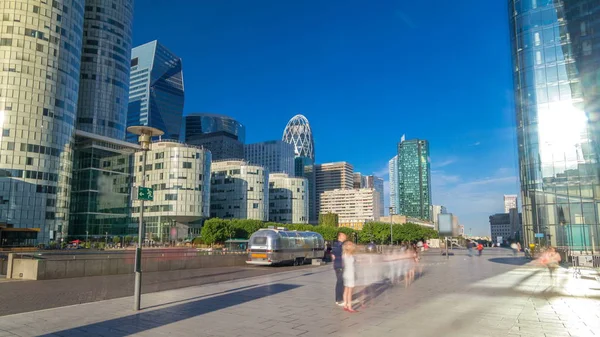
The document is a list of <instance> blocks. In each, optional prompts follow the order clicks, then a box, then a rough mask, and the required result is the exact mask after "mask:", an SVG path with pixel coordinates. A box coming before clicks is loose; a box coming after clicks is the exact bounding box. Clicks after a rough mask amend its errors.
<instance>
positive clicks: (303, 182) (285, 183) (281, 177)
mask: <svg viewBox="0 0 600 337" xmlns="http://www.w3.org/2000/svg"><path fill="white" fill-rule="evenodd" d="M308 211H309V209H308V179H306V178H296V177H289V176H288V175H287V174H270V175H269V221H273V222H279V223H308Z"/></svg>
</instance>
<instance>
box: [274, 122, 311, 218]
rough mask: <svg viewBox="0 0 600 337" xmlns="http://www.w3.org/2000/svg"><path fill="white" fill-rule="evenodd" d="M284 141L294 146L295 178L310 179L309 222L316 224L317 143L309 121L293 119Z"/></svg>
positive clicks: (284, 133)
mask: <svg viewBox="0 0 600 337" xmlns="http://www.w3.org/2000/svg"><path fill="white" fill-rule="evenodd" d="M282 140H283V141H284V142H286V143H290V144H293V145H294V149H295V150H294V152H295V158H294V171H295V176H296V177H305V178H306V179H308V194H309V198H308V199H309V200H308V203H309V221H310V223H313V224H316V223H317V221H318V217H319V213H318V211H317V207H318V205H317V191H316V177H315V168H314V164H315V143H314V140H313V134H312V129H311V127H310V124H309V123H308V119H306V117H304V116H303V115H296V116H294V117H292V119H290V120H289V122H288V123H287V125H286V126H285V129H284V130H283V137H282Z"/></svg>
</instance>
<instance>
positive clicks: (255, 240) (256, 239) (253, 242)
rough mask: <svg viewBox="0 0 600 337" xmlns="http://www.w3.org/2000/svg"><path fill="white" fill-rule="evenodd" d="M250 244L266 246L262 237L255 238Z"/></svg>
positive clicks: (264, 238)
mask: <svg viewBox="0 0 600 337" xmlns="http://www.w3.org/2000/svg"><path fill="white" fill-rule="evenodd" d="M252 244H253V245H266V244H267V238H266V237H265V236H263V237H260V236H259V237H255V238H254V239H252Z"/></svg>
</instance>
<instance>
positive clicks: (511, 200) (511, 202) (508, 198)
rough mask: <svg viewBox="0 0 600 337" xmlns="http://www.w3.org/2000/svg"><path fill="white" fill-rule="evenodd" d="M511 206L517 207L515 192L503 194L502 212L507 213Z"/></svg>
mask: <svg viewBox="0 0 600 337" xmlns="http://www.w3.org/2000/svg"><path fill="white" fill-rule="evenodd" d="M512 208H517V196H516V195H515V194H509V195H507V194H505V195H504V213H509V212H510V210H511V209H512Z"/></svg>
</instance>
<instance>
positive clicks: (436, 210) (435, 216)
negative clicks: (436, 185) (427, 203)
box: [430, 205, 448, 230]
mask: <svg viewBox="0 0 600 337" xmlns="http://www.w3.org/2000/svg"><path fill="white" fill-rule="evenodd" d="M446 213H448V210H447V209H446V207H445V206H441V205H431V219H430V220H431V221H432V222H433V224H434V226H435V230H438V225H439V215H440V214H446Z"/></svg>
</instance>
